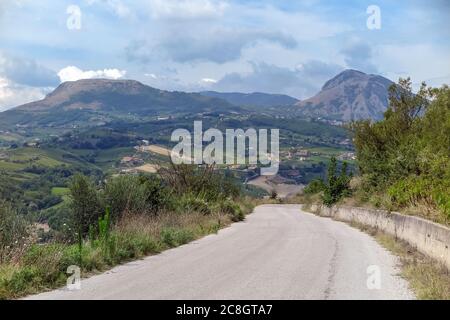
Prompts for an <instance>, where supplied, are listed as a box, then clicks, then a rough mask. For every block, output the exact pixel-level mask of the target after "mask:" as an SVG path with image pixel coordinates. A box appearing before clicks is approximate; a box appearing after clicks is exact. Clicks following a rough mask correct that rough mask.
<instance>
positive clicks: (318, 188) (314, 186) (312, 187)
mask: <svg viewBox="0 0 450 320" xmlns="http://www.w3.org/2000/svg"><path fill="white" fill-rule="evenodd" d="M324 190H325V183H323V181H322V180H320V179H314V180H312V181H311V182H310V183H309V184H308V185H307V186H306V187H305V189H304V192H305V194H316V193H319V192H322V191H324Z"/></svg>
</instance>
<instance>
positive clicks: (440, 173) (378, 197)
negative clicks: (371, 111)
mask: <svg viewBox="0 0 450 320" xmlns="http://www.w3.org/2000/svg"><path fill="white" fill-rule="evenodd" d="M389 96H390V99H389V101H390V103H389V108H388V110H387V111H386V112H385V114H384V119H383V120H381V121H378V122H372V121H369V120H363V121H357V122H354V123H352V124H351V125H350V126H349V128H350V129H351V131H352V133H353V136H354V139H353V141H354V145H355V149H356V155H357V172H358V176H357V177H356V178H354V179H353V180H352V181H350V177H349V176H347V175H346V174H345V173H344V172H345V171H346V169H344V165H343V169H342V174H341V175H340V177H337V176H336V175H335V173H334V172H335V170H336V169H335V168H336V161H335V160H331V162H330V164H329V169H328V178H327V180H326V181H325V182H323V181H318V180H314V181H312V182H311V183H310V184H309V185H308V187H307V188H306V189H305V193H306V197H307V198H309V200H310V201H311V199H316V200H317V199H318V197H317V196H316V197H315V198H314V197H312V196H311V195H313V194H318V193H322V197H321V200H322V201H323V203H324V204H326V205H331V204H334V203H337V202H339V201H344V202H349V203H351V204H355V203H356V204H359V205H364V204H370V205H373V206H376V207H381V208H385V209H388V210H402V211H403V212H406V213H411V214H418V215H422V216H424V217H426V218H429V219H432V220H435V221H437V222H441V223H448V222H449V221H450V89H449V88H448V87H447V86H444V87H442V88H440V89H437V88H429V87H427V86H426V85H425V84H422V86H421V88H420V90H419V91H418V92H417V93H413V92H412V87H411V81H410V80H409V79H406V80H402V79H401V80H400V81H399V83H398V84H396V85H393V86H391V88H390V95H389ZM350 185H352V188H350ZM350 189H351V190H350ZM350 191H351V192H350ZM350 195H351V196H352V197H351V199H348V196H350ZM346 197H347V199H344V198H346ZM343 199H344V200H343ZM303 200H304V199H303Z"/></svg>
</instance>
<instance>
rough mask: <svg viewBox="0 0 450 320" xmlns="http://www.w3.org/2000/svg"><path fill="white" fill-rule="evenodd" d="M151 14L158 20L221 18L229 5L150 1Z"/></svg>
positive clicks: (203, 0)
mask: <svg viewBox="0 0 450 320" xmlns="http://www.w3.org/2000/svg"><path fill="white" fill-rule="evenodd" d="M147 3H148V6H149V10H150V14H151V16H152V17H153V18H156V19H161V18H163V19H199V18H214V17H218V16H221V15H222V14H223V13H224V11H225V10H226V8H227V7H228V4H227V3H225V2H223V1H214V0H150V1H148V2H147Z"/></svg>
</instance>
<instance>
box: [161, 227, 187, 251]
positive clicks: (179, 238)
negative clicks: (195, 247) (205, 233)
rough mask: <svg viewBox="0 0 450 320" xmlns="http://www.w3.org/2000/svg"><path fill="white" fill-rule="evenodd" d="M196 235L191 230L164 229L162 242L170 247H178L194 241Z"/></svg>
mask: <svg viewBox="0 0 450 320" xmlns="http://www.w3.org/2000/svg"><path fill="white" fill-rule="evenodd" d="M194 238H195V237H194V233H193V232H192V231H191V230H186V229H175V228H164V229H163V230H162V231H161V242H162V243H163V244H165V245H167V246H168V247H176V246H179V245H182V244H186V243H188V242H190V241H192V240H194Z"/></svg>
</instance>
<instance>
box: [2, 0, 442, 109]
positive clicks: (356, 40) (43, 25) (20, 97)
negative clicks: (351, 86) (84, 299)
mask: <svg viewBox="0 0 450 320" xmlns="http://www.w3.org/2000/svg"><path fill="white" fill-rule="evenodd" d="M374 5H375V6H376V7H377V8H379V9H380V11H379V13H380V15H379V17H380V19H377V18H378V15H377V13H376V10H375V11H374V7H373V6H374ZM368 9H369V10H368ZM449 9H450V1H446V0H431V1H416V0H390V1H381V0H370V1H360V0H358V1H356V0H354V1H343V0H339V1H337V0H336V1H321V0H305V1H295V0H289V1H288V0H286V1H282V0H281V1H280V0H267V1H260V0H232V1H227V0H133V1H125V0H39V1H36V0H0V110H5V109H7V108H10V107H13V106H17V105H19V104H22V103H25V102H29V101H33V100H37V99H40V98H42V97H44V95H45V94H47V93H48V92H50V91H51V90H52V89H54V88H55V87H56V86H58V85H59V84H60V83H61V82H64V81H71V80H77V79H82V78H111V79H136V80H139V81H142V82H144V83H146V84H148V85H151V86H154V87H157V88H161V89H168V90H183V91H199V90H218V91H240V92H253V91H263V92H269V93H285V94H289V95H292V96H294V97H297V98H299V99H303V98H307V97H309V96H311V95H313V94H315V93H316V92H317V91H318V90H319V89H320V87H321V86H322V85H323V83H324V82H325V81H326V80H328V79H329V78H330V77H332V76H334V75H336V74H337V73H339V72H340V71H342V70H343V69H346V68H353V69H358V70H361V71H364V72H367V73H377V74H381V75H383V76H386V77H388V78H390V79H392V80H397V79H398V78H399V77H406V76H411V77H412V79H413V82H415V83H416V84H418V83H419V82H421V81H426V82H427V83H429V84H431V85H434V86H440V85H442V84H443V83H447V84H448V83H450V59H449V54H450V22H449V21H450V10H449ZM368 20H369V27H370V28H369V27H368Z"/></svg>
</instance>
